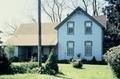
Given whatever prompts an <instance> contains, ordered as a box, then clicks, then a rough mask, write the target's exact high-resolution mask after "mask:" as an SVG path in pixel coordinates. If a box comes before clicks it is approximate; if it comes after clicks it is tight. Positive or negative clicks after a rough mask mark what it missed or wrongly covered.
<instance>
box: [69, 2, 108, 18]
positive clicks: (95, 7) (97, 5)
mask: <svg viewBox="0 0 120 79" xmlns="http://www.w3.org/2000/svg"><path fill="white" fill-rule="evenodd" d="M105 3H106V2H100V1H98V0H77V1H76V0H71V5H72V6H69V5H70V4H69V5H68V8H70V9H75V8H77V7H78V6H80V7H81V8H83V9H84V10H85V11H86V12H87V13H89V12H90V11H92V15H93V16H99V15H100V13H102V8H103V7H104V6H105Z"/></svg>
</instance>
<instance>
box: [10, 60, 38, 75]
mask: <svg viewBox="0 0 120 79" xmlns="http://www.w3.org/2000/svg"><path fill="white" fill-rule="evenodd" d="M37 66H38V64H37V63H34V62H29V63H23V64H20V65H18V66H17V65H12V66H11V68H12V72H11V73H13V74H14V73H31V70H32V69H33V68H36V67H37Z"/></svg>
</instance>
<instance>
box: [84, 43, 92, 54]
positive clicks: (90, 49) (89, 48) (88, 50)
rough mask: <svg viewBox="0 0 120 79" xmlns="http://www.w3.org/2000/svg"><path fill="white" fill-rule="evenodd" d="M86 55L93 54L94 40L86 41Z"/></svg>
mask: <svg viewBox="0 0 120 79" xmlns="http://www.w3.org/2000/svg"><path fill="white" fill-rule="evenodd" d="M85 56H92V41H85Z"/></svg>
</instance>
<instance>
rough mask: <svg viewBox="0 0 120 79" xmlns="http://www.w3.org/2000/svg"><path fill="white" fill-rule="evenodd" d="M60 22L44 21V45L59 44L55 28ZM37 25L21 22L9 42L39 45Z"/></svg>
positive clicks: (21, 44) (17, 44) (22, 44)
mask: <svg viewBox="0 0 120 79" xmlns="http://www.w3.org/2000/svg"><path fill="white" fill-rule="evenodd" d="M57 24H58V23H42V46H54V45H56V44H57V31H56V30H55V29H54V28H55V27H56V26H57ZM37 31H38V30H37V25H36V24H33V23H25V24H21V25H20V26H19V27H18V29H17V30H16V32H15V34H14V35H13V36H10V37H9V38H8V39H7V41H6V43H7V42H11V43H13V44H14V45H16V46H37V45H38V34H37Z"/></svg>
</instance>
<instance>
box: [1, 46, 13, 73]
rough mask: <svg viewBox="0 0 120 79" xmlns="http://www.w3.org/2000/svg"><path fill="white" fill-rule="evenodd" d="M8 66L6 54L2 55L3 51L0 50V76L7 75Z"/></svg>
mask: <svg viewBox="0 0 120 79" xmlns="http://www.w3.org/2000/svg"><path fill="white" fill-rule="evenodd" d="M10 64H11V63H10V61H9V60H8V58H7V56H6V54H5V53H4V51H3V49H2V48H1V51H0V74H7V73H9V69H10Z"/></svg>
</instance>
